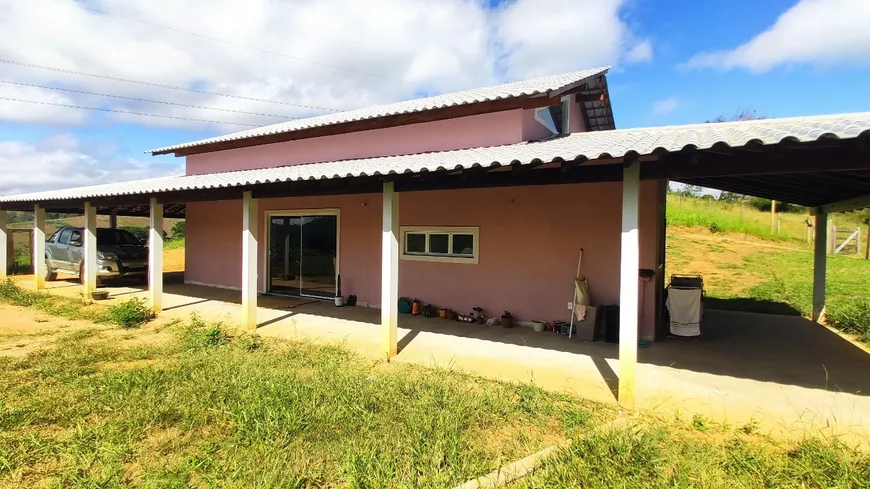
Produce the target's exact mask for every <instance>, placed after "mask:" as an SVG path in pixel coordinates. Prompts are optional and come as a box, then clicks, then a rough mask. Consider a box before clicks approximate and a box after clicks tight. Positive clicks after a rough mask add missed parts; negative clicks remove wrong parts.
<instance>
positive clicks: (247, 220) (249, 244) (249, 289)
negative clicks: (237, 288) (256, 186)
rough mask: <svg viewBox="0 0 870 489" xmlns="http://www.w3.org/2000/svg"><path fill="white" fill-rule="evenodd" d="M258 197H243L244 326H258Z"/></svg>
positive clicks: (251, 327) (246, 193)
mask: <svg viewBox="0 0 870 489" xmlns="http://www.w3.org/2000/svg"><path fill="white" fill-rule="evenodd" d="M258 238H259V236H258V233H257V199H255V198H254V197H253V194H252V193H251V192H250V191H248V192H245V193H244V194H243V197H242V326H243V327H245V328H247V329H256V328H257V239H258Z"/></svg>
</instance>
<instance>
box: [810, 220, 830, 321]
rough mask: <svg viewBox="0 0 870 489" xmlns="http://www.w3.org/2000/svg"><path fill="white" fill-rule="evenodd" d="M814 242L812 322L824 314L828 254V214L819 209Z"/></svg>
mask: <svg viewBox="0 0 870 489" xmlns="http://www.w3.org/2000/svg"><path fill="white" fill-rule="evenodd" d="M815 232H816V242H815V244H813V321H819V320H820V319H821V318H822V315H823V314H824V313H825V275H826V273H827V258H828V256H827V253H828V236H827V232H828V214H827V213H826V212H824V211H822V210H821V209H819V211H818V212H817V213H816V222H815Z"/></svg>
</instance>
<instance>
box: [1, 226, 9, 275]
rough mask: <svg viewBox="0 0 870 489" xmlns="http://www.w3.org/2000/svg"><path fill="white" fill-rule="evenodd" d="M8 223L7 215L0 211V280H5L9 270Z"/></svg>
mask: <svg viewBox="0 0 870 489" xmlns="http://www.w3.org/2000/svg"><path fill="white" fill-rule="evenodd" d="M8 221H9V213H8V212H6V211H4V210H0V280H6V272H7V270H8V269H9V265H10V263H9V248H8V247H7V239H8V235H7V231H6V224H7V222H8Z"/></svg>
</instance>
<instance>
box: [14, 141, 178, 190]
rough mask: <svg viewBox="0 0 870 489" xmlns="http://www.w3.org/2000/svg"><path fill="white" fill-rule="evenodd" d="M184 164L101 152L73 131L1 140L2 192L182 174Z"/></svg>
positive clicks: (48, 188)
mask: <svg viewBox="0 0 870 489" xmlns="http://www.w3.org/2000/svg"><path fill="white" fill-rule="evenodd" d="M182 172H183V169H182V167H181V165H180V164H166V163H161V162H160V160H156V159H150V158H148V159H146V160H137V159H133V158H126V157H120V156H118V155H112V156H97V155H95V154H92V152H91V151H90V150H89V149H88V148H86V147H84V146H83V145H82V144H80V143H79V141H78V140H77V139H76V138H75V137H73V136H72V135H70V134H59V135H55V136H51V137H49V138H46V139H44V140H42V141H39V142H37V143H35V144H30V143H25V142H21V141H0V174H2V175H3V178H2V179H0V195H8V194H17V193H22V192H34V191H39V190H50V189H55V188H67V187H77V186H82V185H96V184H100V183H109V182H118V181H124V180H135V179H140V178H148V177H156V176H163V175H172V174H180V173H182Z"/></svg>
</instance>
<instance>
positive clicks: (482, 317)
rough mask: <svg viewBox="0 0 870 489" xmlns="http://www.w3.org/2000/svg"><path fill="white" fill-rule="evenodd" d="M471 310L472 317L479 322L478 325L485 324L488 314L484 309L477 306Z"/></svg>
mask: <svg viewBox="0 0 870 489" xmlns="http://www.w3.org/2000/svg"><path fill="white" fill-rule="evenodd" d="M471 310H472V313H471V317H473V318H474V319H475V320H476V321H477V324H483V323H485V322H486V314H484V313H483V308H482V307H480V306H475V307H472V308H471Z"/></svg>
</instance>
